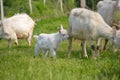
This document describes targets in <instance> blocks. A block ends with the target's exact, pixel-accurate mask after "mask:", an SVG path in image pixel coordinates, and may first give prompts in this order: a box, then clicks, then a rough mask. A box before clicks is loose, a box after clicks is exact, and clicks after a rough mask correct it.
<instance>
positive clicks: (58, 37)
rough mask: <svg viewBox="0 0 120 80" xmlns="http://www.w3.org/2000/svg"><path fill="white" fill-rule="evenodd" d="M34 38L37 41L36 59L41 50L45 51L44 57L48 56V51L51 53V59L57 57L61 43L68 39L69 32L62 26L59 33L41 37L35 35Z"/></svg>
mask: <svg viewBox="0 0 120 80" xmlns="http://www.w3.org/2000/svg"><path fill="white" fill-rule="evenodd" d="M34 38H35V39H36V40H37V43H36V45H35V49H34V57H36V56H37V55H38V53H39V51H40V50H42V51H43V54H44V56H47V53H48V51H50V57H54V56H55V55H56V50H57V48H58V46H59V44H60V42H61V41H63V40H65V39H67V38H68V34H67V30H65V29H63V27H62V25H61V27H60V28H59V32H57V33H52V34H46V33H42V34H40V35H39V36H37V35H34Z"/></svg>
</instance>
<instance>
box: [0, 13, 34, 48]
mask: <svg viewBox="0 0 120 80" xmlns="http://www.w3.org/2000/svg"><path fill="white" fill-rule="evenodd" d="M34 24H35V22H34V21H33V20H32V18H31V17H29V16H28V15H27V14H16V15H14V16H12V17H10V18H7V19H4V20H3V22H2V26H1V27H0V30H1V31H2V32H0V35H3V37H4V38H5V39H7V41H8V46H11V40H15V44H16V45H18V38H21V39H23V38H25V39H27V41H28V44H29V45H31V37H32V32H33V29H34Z"/></svg>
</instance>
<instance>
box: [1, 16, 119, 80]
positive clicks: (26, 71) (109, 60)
mask: <svg viewBox="0 0 120 80" xmlns="http://www.w3.org/2000/svg"><path fill="white" fill-rule="evenodd" d="M60 24H62V25H63V26H64V28H66V29H67V28H68V21H67V16H60V17H55V18H53V17H50V18H47V19H40V21H38V22H36V25H35V28H34V32H33V34H40V33H53V32H57V30H58V27H59V25H60ZM35 43H36V41H35V40H34V38H33V39H32V45H31V46H28V44H27V42H26V40H19V46H16V45H15V44H14V42H13V44H12V46H11V47H8V46H7V41H6V40H4V39H2V40H0V80H120V52H113V50H112V47H109V48H108V49H107V51H101V54H100V57H99V58H97V59H96V60H94V59H92V54H91V52H90V47H89V46H88V45H87V51H88V55H89V58H82V56H81V47H80V41H78V40H74V42H73V48H72V54H71V58H70V59H68V58H67V57H66V55H67V47H68V41H67V40H66V41H64V42H62V43H61V44H60V46H59V49H58V51H57V55H56V58H55V59H51V58H50V56H49V55H48V56H47V57H46V58H43V57H42V54H39V56H37V57H36V58H33V54H34V45H35Z"/></svg>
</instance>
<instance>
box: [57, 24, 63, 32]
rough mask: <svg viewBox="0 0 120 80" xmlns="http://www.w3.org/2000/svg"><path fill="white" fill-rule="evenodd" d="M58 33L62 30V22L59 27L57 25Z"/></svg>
mask: <svg viewBox="0 0 120 80" xmlns="http://www.w3.org/2000/svg"><path fill="white" fill-rule="evenodd" d="M58 30H59V33H61V30H63V26H62V24H61V25H60V27H59V29H58Z"/></svg>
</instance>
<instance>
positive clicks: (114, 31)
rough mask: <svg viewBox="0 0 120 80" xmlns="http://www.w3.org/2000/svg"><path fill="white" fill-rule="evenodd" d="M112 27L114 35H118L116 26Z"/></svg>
mask: <svg viewBox="0 0 120 80" xmlns="http://www.w3.org/2000/svg"><path fill="white" fill-rule="evenodd" d="M112 28H113V36H114V37H116V27H115V26H113V27H112Z"/></svg>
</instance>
